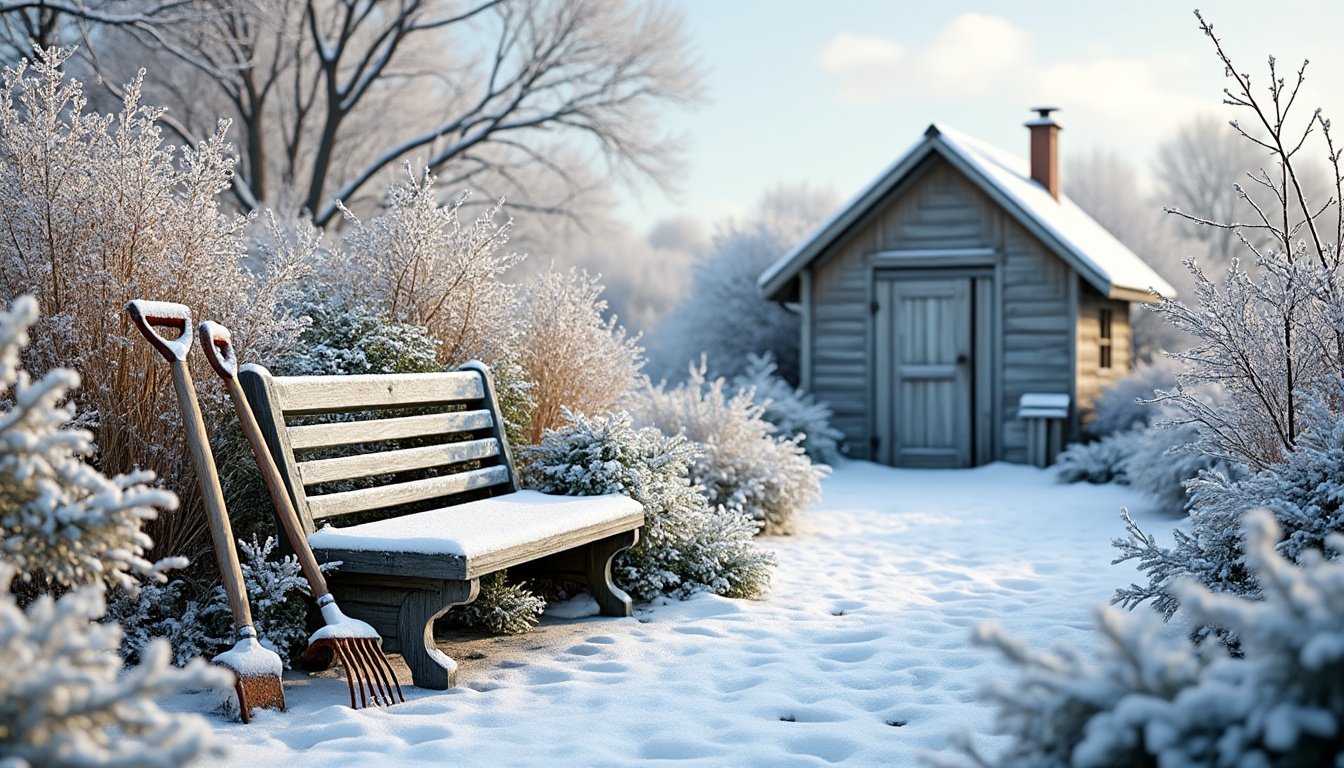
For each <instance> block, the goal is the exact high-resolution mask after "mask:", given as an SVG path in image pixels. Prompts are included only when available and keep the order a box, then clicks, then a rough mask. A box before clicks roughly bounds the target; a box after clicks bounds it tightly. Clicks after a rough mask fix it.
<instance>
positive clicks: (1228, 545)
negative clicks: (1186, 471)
mask: <svg viewBox="0 0 1344 768" xmlns="http://www.w3.org/2000/svg"><path fill="white" fill-rule="evenodd" d="M1304 419H1305V421H1306V425H1305V429H1306V431H1305V432H1303V433H1302V435H1301V437H1300V438H1299V439H1298V443H1297V447H1296V449H1295V450H1293V451H1292V452H1291V453H1289V454H1288V455H1287V457H1286V460H1285V461H1284V462H1282V463H1279V464H1273V465H1270V466H1269V467H1267V468H1266V469H1263V470H1261V471H1259V472H1256V473H1254V474H1251V475H1249V476H1243V477H1238V476H1235V475H1233V476H1229V474H1228V473H1227V472H1226V471H1219V472H1208V473H1205V474H1204V475H1203V476H1202V477H1201V478H1200V479H1199V480H1197V481H1196V482H1194V483H1193V484H1192V487H1191V491H1192V503H1193V506H1192V509H1191V512H1190V532H1189V533H1185V532H1184V531H1180V530H1177V531H1176V532H1175V534H1174V536H1175V541H1174V542H1173V545H1172V546H1171V547H1169V548H1168V547H1163V546H1160V545H1159V544H1158V543H1157V542H1156V540H1155V539H1154V538H1153V537H1152V536H1148V535H1145V534H1143V532H1142V531H1141V530H1139V529H1138V527H1137V526H1136V525H1134V524H1133V523H1131V524H1130V526H1129V532H1128V536H1127V537H1126V538H1124V539H1116V541H1115V546H1116V547H1117V548H1118V549H1119V550H1120V556H1119V557H1118V558H1117V560H1118V561H1119V560H1135V561H1137V563H1138V567H1139V570H1140V571H1142V572H1143V573H1144V574H1145V575H1146V576H1147V577H1148V583H1147V584H1146V585H1137V584H1134V585H1130V587H1128V588H1126V589H1121V590H1118V591H1117V592H1116V598H1115V599H1116V602H1118V603H1119V604H1121V605H1124V606H1127V607H1131V608H1132V607H1134V606H1136V605H1138V604H1140V603H1142V602H1144V601H1151V603H1152V606H1153V607H1154V608H1155V609H1157V610H1158V612H1160V613H1162V614H1163V615H1164V616H1171V615H1172V614H1173V613H1175V611H1176V610H1177V608H1178V607H1179V605H1180V603H1179V600H1178V598H1177V596H1176V593H1175V592H1174V591H1173V590H1172V585H1173V584H1174V583H1175V582H1176V581H1177V580H1179V579H1193V580H1195V581H1198V582H1200V583H1201V584H1204V585H1206V586H1208V587H1209V588H1210V589H1212V590H1214V591H1216V592H1231V593H1234V594H1240V595H1248V596H1256V595H1258V594H1259V593H1260V591H1259V586H1258V585H1257V584H1256V581H1255V579H1254V577H1253V575H1252V574H1251V573H1250V572H1249V571H1248V569H1247V567H1246V556H1247V555H1246V552H1245V551H1244V550H1243V549H1242V547H1241V542H1240V540H1239V539H1238V538H1237V536H1236V530H1237V521H1238V520H1239V519H1240V518H1241V515H1242V514H1243V513H1245V511H1246V510H1248V509H1250V508H1252V507H1263V508H1265V509H1268V510H1269V512H1270V513H1272V514H1273V515H1274V518H1275V519H1276V520H1277V521H1278V525H1279V526H1280V527H1281V528H1283V530H1284V531H1285V532H1286V534H1287V539H1285V541H1284V542H1283V543H1282V544H1281V545H1280V552H1281V553H1282V554H1283V555H1284V556H1285V557H1287V558H1289V559H1290V560H1293V561H1300V560H1301V558H1302V557H1303V553H1304V552H1306V551H1308V550H1312V549H1317V548H1319V547H1320V546H1321V545H1322V542H1323V541H1325V539H1326V537H1327V536H1329V535H1330V534H1332V533H1339V532H1344V511H1341V503H1342V502H1344V417H1340V416H1336V415H1334V414H1332V413H1331V412H1330V409H1329V407H1328V406H1327V404H1326V403H1325V402H1323V401H1319V400H1318V401H1315V402H1314V403H1313V404H1312V405H1311V407H1309V408H1308V409H1307V410H1306V412H1305V414H1304Z"/></svg>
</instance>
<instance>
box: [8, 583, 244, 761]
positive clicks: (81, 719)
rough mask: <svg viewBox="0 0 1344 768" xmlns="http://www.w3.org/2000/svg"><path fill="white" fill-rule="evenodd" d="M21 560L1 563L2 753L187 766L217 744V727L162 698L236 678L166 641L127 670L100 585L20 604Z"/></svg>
mask: <svg viewBox="0 0 1344 768" xmlns="http://www.w3.org/2000/svg"><path fill="white" fill-rule="evenodd" d="M14 576H15V570H14V567H13V566H12V565H11V564H9V563H8V562H0V669H3V670H4V674H0V756H3V759H2V760H0V762H3V763H4V764H5V765H6V766H7V767H8V766H16V767H21V766H62V765H71V766H73V765H156V766H175V765H183V764H186V763H188V762H190V761H191V760H192V759H194V758H196V757H198V756H200V755H201V754H203V753H206V752H209V751H213V750H214V748H215V747H214V744H213V739H212V734H211V731H210V726H209V725H208V724H207V723H206V722H205V721H204V720H203V719H201V718H200V717H198V716H195V715H184V714H173V713H169V712H166V711H164V710H163V709H160V708H159V706H158V705H157V704H156V703H155V699H158V698H160V697H162V696H164V695H167V694H170V693H173V692H175V691H177V690H178V689H180V688H184V687H197V688H199V687H220V688H225V687H228V686H230V685H231V684H232V680H233V676H232V675H231V674H230V673H229V672H227V671H225V670H223V669H220V668H218V667H212V666H209V665H207V664H206V663H205V662H204V661H202V660H200V659H196V660H194V661H192V662H191V663H189V664H188V665H187V666H186V668H184V669H178V668H176V667H174V666H173V665H172V663H171V657H172V651H171V649H170V648H169V647H168V644H167V643H166V642H163V641H159V642H155V643H151V644H150V645H148V646H146V647H145V648H144V649H143V652H142V654H141V660H140V664H139V665H138V666H134V667H130V668H128V669H125V670H123V669H122V662H121V656H120V655H118V653H117V649H118V646H119V645H120V643H121V639H120V634H121V628H120V627H119V626H118V625H116V624H115V623H112V624H103V623H99V621H98V620H99V619H101V618H102V617H103V612H104V609H105V602H104V592H103V586H102V585H101V584H88V585H85V586H82V587H78V588H76V589H74V590H72V591H70V592H67V593H65V594H63V595H61V597H60V598H58V599H52V597H51V596H50V595H43V596H41V597H38V598H37V599H36V600H35V601H34V602H33V603H32V604H31V605H29V606H28V607H27V609H26V610H25V609H23V608H20V607H19V606H18V604H17V603H16V602H15V598H14V595H13V594H11V593H10V591H9V587H10V582H11V580H12V579H13V578H14Z"/></svg>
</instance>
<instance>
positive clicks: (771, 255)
mask: <svg viewBox="0 0 1344 768" xmlns="http://www.w3.org/2000/svg"><path fill="white" fill-rule="evenodd" d="M838 203H839V201H838V200H837V199H836V197H835V195H834V194H832V193H830V192H819V191H817V190H814V189H809V188H808V187H806V186H799V187H792V188H789V187H784V188H779V189H775V190H772V191H770V192H768V193H766V194H765V196H764V197H763V198H762V200H761V202H760V204H759V205H758V206H757V207H756V210H754V211H753V212H752V213H751V214H750V215H749V216H747V217H746V218H745V219H744V220H742V221H738V220H730V221H728V222H726V223H724V224H722V225H721V226H720V227H719V228H718V231H716V232H715V233H714V238H713V242H712V243H711V245H710V248H709V252H708V253H707V254H706V255H705V258H704V260H703V261H701V262H700V263H699V264H697V265H696V267H695V273H694V275H693V276H692V278H691V289H690V291H689V292H688V293H687V297H686V299H685V300H684V301H682V302H681V304H679V305H677V306H676V307H675V308H674V309H673V310H672V312H671V314H669V315H668V317H667V318H666V319H665V320H664V321H663V323H662V325H661V326H660V327H659V329H658V332H657V338H656V340H657V349H656V350H655V351H656V352H657V358H656V360H657V363H658V366H657V368H656V369H655V375H657V376H660V377H662V376H673V377H680V376H681V375H682V373H683V372H684V371H685V370H686V366H687V365H688V364H690V363H691V362H692V361H695V360H699V359H700V358H701V356H702V355H703V356H704V357H705V358H706V360H707V361H708V366H709V370H711V371H713V372H714V374H715V375H716V376H734V375H736V374H738V373H740V372H741V371H742V369H743V366H744V364H745V363H746V360H747V356H748V355H751V354H764V353H766V352H770V353H773V354H774V356H775V360H776V361H778V364H779V372H780V375H781V376H783V377H784V378H785V379H788V380H789V381H797V380H798V316H797V315H796V314H793V313H791V312H789V311H788V310H786V309H784V308H783V307H781V306H779V305H777V304H775V303H774V302H771V301H766V300H765V297H764V296H762V295H761V292H760V290H759V289H757V287H756V279H757V278H759V277H760V276H761V273H762V272H764V271H765V269H766V268H767V267H769V266H770V265H771V264H773V263H775V261H777V260H778V259H779V258H780V257H782V256H784V255H785V254H786V253H788V252H789V251H790V250H791V249H793V248H794V247H795V246H797V245H798V244H799V243H800V242H802V240H803V238H804V236H805V235H807V233H808V232H810V231H811V230H812V227H813V226H814V225H816V224H817V223H818V222H820V221H821V220H822V219H823V218H824V217H825V216H827V215H828V214H830V213H831V211H832V210H833V209H834V208H835V206H836V205H837V204H838Z"/></svg>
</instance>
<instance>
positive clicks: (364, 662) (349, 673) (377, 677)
mask: <svg viewBox="0 0 1344 768" xmlns="http://www.w3.org/2000/svg"><path fill="white" fill-rule="evenodd" d="M327 651H330V652H334V653H335V654H336V660H337V661H338V662H339V663H340V665H341V666H343V667H345V681H346V684H347V685H348V686H349V687H350V708H351V709H359V708H360V707H361V706H363V707H367V706H369V703H370V701H372V703H373V705H374V706H384V707H386V706H390V705H392V704H396V703H398V702H404V701H406V697H405V696H403V695H402V693H401V683H399V682H397V675H396V672H394V671H393V670H392V665H391V664H389V663H388V661H387V657H386V656H384V655H383V649H382V648H381V647H380V645H379V641H378V639H377V638H371V637H331V638H324V639H322V640H318V641H316V642H314V643H313V644H312V645H311V646H309V647H308V655H310V656H311V655H313V654H314V653H324V652H327ZM394 689H395V690H396V698H395V699H394V698H393V695H392V691H393V690H394ZM355 691H359V703H356V702H355Z"/></svg>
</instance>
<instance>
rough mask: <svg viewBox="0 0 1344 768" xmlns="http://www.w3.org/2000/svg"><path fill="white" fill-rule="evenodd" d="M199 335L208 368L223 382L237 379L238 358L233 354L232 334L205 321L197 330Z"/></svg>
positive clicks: (218, 325) (214, 323)
mask: <svg viewBox="0 0 1344 768" xmlns="http://www.w3.org/2000/svg"><path fill="white" fill-rule="evenodd" d="M198 330H199V332H200V335H201V350H202V351H203V352H205V359H206V360H207V361H209V363H210V367H211V368H214V369H215V373H218V374H219V377H220V378H221V379H223V380H224V381H226V382H227V381H232V380H234V379H236V378H238V357H237V356H236V355H235V354H234V352H233V334H231V333H229V329H228V328H225V327H224V326H222V325H220V324H219V323H216V322H212V321H210V320H206V321H205V322H203V323H201V325H200V327H199V328H198Z"/></svg>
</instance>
